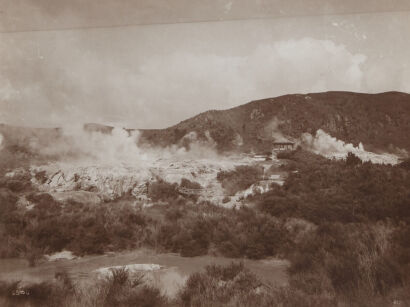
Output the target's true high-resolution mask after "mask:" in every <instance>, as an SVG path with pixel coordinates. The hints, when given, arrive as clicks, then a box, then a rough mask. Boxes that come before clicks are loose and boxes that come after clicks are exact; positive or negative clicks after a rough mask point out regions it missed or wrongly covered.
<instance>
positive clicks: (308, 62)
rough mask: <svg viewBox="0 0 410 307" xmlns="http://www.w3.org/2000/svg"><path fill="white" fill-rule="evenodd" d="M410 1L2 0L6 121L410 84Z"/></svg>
mask: <svg viewBox="0 0 410 307" xmlns="http://www.w3.org/2000/svg"><path fill="white" fill-rule="evenodd" d="M408 37H410V2H409V1H407V0H361V1H357V0H355V1H353V0H345V1H336V0H309V1H306V0H303V1H302V0H270V1H266V0H256V1H245V0H240V1H239V0H210V1H199V0H189V1H188V0H136V1H131V0H98V1H97V0H93V1H91V0H59V1H56V0H0V123H6V124H11V125H16V126H35V127H57V126H68V125H72V124H82V123H91V122H92V123H101V124H108V125H114V126H121V127H127V128H164V127H167V126H170V125H174V124H176V123H178V122H179V121H181V120H184V119H186V118H188V117H191V116H194V115H196V114H198V113H200V112H203V111H206V110H209V109H227V108H231V107H234V106H238V105H241V104H244V103H247V102H249V101H252V100H256V99H262V98H267V97H276V96H280V95H284V94H293V93H309V92H322V91H330V90H343V91H358V92H369V93H378V92H384V91H403V92H410V53H409V52H408V50H409V48H410V40H409V39H408Z"/></svg>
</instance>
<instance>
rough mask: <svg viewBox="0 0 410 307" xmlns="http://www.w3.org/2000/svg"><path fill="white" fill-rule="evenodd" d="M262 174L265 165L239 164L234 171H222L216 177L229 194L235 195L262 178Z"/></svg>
mask: <svg viewBox="0 0 410 307" xmlns="http://www.w3.org/2000/svg"><path fill="white" fill-rule="evenodd" d="M262 176H263V167H259V166H250V165H239V166H236V167H235V169H234V170H232V171H220V172H219V173H218V174H217V177H216V178H217V180H218V181H219V182H220V183H221V185H222V187H223V188H224V190H225V192H226V193H227V194H228V195H235V194H236V193H237V192H239V191H243V190H245V189H247V188H249V187H250V186H251V185H252V184H254V183H255V182H258V181H259V180H261V178H262Z"/></svg>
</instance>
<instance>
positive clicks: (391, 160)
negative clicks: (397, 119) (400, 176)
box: [301, 129, 398, 165]
mask: <svg viewBox="0 0 410 307" xmlns="http://www.w3.org/2000/svg"><path fill="white" fill-rule="evenodd" d="M301 145H302V146H303V147H304V148H306V149H308V150H310V151H312V152H314V153H316V154H320V155H322V156H324V157H327V158H336V159H344V158H345V157H346V156H347V154H348V153H349V152H352V153H354V154H355V155H356V156H358V157H359V158H360V159H361V160H362V161H370V162H372V163H377V164H392V165H394V164H397V163H398V156H396V155H394V154H389V153H383V154H377V153H374V152H369V151H366V150H365V149H364V147H363V144H362V143H360V144H359V145H358V146H357V147H356V146H354V145H353V144H350V143H345V142H343V141H341V140H338V139H336V138H335V137H332V136H331V135H329V134H327V133H326V132H325V131H323V130H321V129H319V130H317V131H316V135H314V136H313V135H311V134H310V133H304V134H302V136H301Z"/></svg>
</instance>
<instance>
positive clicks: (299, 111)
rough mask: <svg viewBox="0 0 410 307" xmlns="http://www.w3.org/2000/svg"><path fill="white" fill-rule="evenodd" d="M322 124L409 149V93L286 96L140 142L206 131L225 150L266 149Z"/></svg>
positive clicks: (211, 115)
mask: <svg viewBox="0 0 410 307" xmlns="http://www.w3.org/2000/svg"><path fill="white" fill-rule="evenodd" d="M318 129H322V130H324V131H325V132H327V133H329V134H330V135H332V136H334V137H336V138H338V139H340V140H343V141H345V142H348V143H353V144H355V145H357V144H358V143H359V142H362V143H363V144H364V146H365V147H366V148H369V149H381V150H387V149H396V148H402V149H406V150H410V137H409V136H410V95H409V94H405V93H399V92H387V93H381V94H360V93H351V92H327V93H316V94H307V95H299V94H296V95H285V96H281V97H277V98H270V99H263V100H258V101H253V102H250V103H248V104H245V105H242V106H239V107H236V108H232V109H229V110H222V111H208V112H205V113H202V114H199V115H197V116H195V117H193V118H190V119H188V120H185V121H183V122H181V123H179V124H177V125H175V126H173V127H170V128H167V129H163V130H142V138H141V141H142V142H150V143H155V144H158V145H163V146H166V145H170V144H173V143H177V142H179V141H180V140H181V139H182V138H183V136H184V135H186V133H188V132H192V131H195V132H196V133H197V134H198V136H199V137H202V138H205V133H206V131H208V133H209V135H210V136H211V137H212V138H213V140H214V141H215V142H216V143H217V148H218V149H219V150H221V151H225V150H238V149H239V150H248V149H251V148H252V149H259V150H262V149H265V148H267V147H268V146H271V145H268V144H271V141H272V140H273V139H276V140H278V139H281V138H287V139H297V138H299V137H300V135H301V134H302V133H306V132H308V133H312V134H313V133H315V132H316V131H317V130H318Z"/></svg>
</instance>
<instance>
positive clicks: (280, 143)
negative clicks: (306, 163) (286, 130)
mask: <svg viewBox="0 0 410 307" xmlns="http://www.w3.org/2000/svg"><path fill="white" fill-rule="evenodd" d="M293 144H294V143H292V142H273V145H293Z"/></svg>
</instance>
